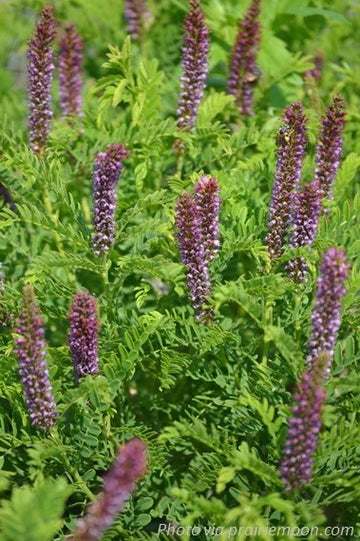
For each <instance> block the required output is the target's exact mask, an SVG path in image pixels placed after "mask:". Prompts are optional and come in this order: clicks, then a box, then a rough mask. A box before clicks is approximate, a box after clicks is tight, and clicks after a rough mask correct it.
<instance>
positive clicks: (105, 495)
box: [70, 438, 147, 541]
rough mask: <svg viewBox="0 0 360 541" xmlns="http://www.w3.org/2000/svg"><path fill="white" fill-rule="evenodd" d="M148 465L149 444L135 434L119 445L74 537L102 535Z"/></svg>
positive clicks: (88, 539) (77, 540)
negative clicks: (101, 486) (100, 488)
mask: <svg viewBox="0 0 360 541" xmlns="http://www.w3.org/2000/svg"><path fill="white" fill-rule="evenodd" d="M146 469H147V449H146V445H145V443H144V442H143V441H142V440H140V439H139V438H134V439H132V440H130V441H129V442H128V443H126V444H125V445H123V446H122V447H121V448H120V449H119V451H118V455H117V457H116V459H115V462H114V464H113V466H112V468H111V469H110V470H109V472H108V473H107V474H106V475H105V476H104V488H103V491H102V493H101V494H100V496H99V498H98V499H97V500H96V501H94V502H93V503H91V504H90V505H89V507H88V509H87V513H86V515H85V516H84V517H83V518H81V519H79V520H78V521H77V525H76V530H75V533H74V534H73V536H72V537H71V538H70V539H71V541H97V540H98V539H100V538H101V537H102V534H103V532H104V531H105V530H106V529H107V528H109V526H111V524H112V523H113V522H114V520H115V518H116V515H117V514H118V513H119V511H120V510H121V508H122V507H123V505H124V502H125V501H126V500H127V499H128V498H129V496H130V494H131V492H132V491H133V490H134V489H135V486H136V483H137V482H138V480H139V479H140V478H141V477H142V476H143V475H144V474H145V473H146Z"/></svg>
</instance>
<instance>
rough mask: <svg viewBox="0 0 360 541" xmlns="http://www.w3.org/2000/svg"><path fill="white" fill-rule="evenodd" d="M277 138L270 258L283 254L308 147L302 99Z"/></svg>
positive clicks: (294, 105)
mask: <svg viewBox="0 0 360 541" xmlns="http://www.w3.org/2000/svg"><path fill="white" fill-rule="evenodd" d="M283 121H284V124H283V126H282V127H281V128H280V130H279V133H278V139H277V146H278V149H277V156H278V159H277V166H276V172H275V182H274V185H273V193H272V200H271V204H270V211H269V234H268V236H267V237H266V244H267V248H268V252H269V254H270V257H271V259H276V258H278V257H280V256H281V254H282V250H283V246H284V244H286V242H287V240H288V234H289V226H290V222H291V216H292V212H293V208H294V200H295V194H296V193H297V191H298V187H299V183H300V178H301V169H302V165H303V160H304V157H305V148H306V117H305V115H304V107H303V105H302V103H301V102H294V103H291V104H290V105H289V107H287V108H286V109H285V113H284V116H283Z"/></svg>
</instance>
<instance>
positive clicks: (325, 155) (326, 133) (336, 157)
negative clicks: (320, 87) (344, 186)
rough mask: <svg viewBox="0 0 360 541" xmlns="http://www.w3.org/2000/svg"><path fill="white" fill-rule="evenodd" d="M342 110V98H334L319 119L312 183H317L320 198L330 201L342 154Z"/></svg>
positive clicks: (343, 123) (343, 103)
mask: <svg viewBox="0 0 360 541" xmlns="http://www.w3.org/2000/svg"><path fill="white" fill-rule="evenodd" d="M344 108H345V102H344V99H343V97H342V96H339V95H338V96H335V97H334V99H333V103H332V104H331V105H330V107H328V109H326V111H325V114H324V116H323V117H322V119H321V129H320V137H319V142H318V144H317V146H316V154H315V165H316V166H315V172H314V181H316V182H318V183H319V186H320V190H321V196H322V197H327V198H330V199H331V198H332V189H333V184H334V179H335V176H336V173H337V171H338V169H339V165H340V159H341V153H342V133H343V130H344V126H345V112H344Z"/></svg>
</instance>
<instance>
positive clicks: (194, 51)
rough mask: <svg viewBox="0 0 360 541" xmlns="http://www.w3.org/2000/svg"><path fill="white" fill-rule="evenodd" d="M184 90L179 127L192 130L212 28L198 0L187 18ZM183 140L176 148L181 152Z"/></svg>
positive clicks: (191, 4) (192, 4)
mask: <svg viewBox="0 0 360 541" xmlns="http://www.w3.org/2000/svg"><path fill="white" fill-rule="evenodd" d="M183 29H184V31H185V35H184V45H183V48H182V76H181V90H180V97H179V103H178V109H177V117H178V118H177V125H178V128H179V130H182V131H191V130H192V129H193V128H194V126H195V120H196V117H197V113H198V109H199V105H200V102H201V100H202V97H203V94H204V88H205V83H206V76H207V73H208V54H209V30H208V27H207V26H206V24H205V17H204V14H203V12H202V11H201V8H200V1H199V0H190V11H189V13H188V15H187V16H186V18H185V20H184V25H183ZM182 150H183V147H182V145H181V142H180V141H176V142H175V151H176V152H177V153H181V151H182Z"/></svg>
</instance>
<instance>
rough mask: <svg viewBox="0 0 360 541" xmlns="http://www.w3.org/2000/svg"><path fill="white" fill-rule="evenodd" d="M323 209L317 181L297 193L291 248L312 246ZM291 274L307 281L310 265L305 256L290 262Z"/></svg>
mask: <svg viewBox="0 0 360 541" xmlns="http://www.w3.org/2000/svg"><path fill="white" fill-rule="evenodd" d="M320 210H321V198H320V190H319V185H318V184H317V183H316V182H312V183H311V184H304V185H303V186H302V187H301V190H300V192H299V193H298V194H296V198H295V202H294V217H293V220H292V231H291V234H290V241H289V245H290V248H300V247H301V246H311V245H312V244H313V242H314V240H315V236H316V232H317V228H318V224H319V219H320ZM287 269H288V271H289V276H290V278H292V279H293V280H294V281H295V282H305V281H306V274H307V272H308V267H307V264H306V261H305V259H304V258H303V257H297V258H295V259H293V260H292V261H290V262H289V264H288V266H287Z"/></svg>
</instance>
